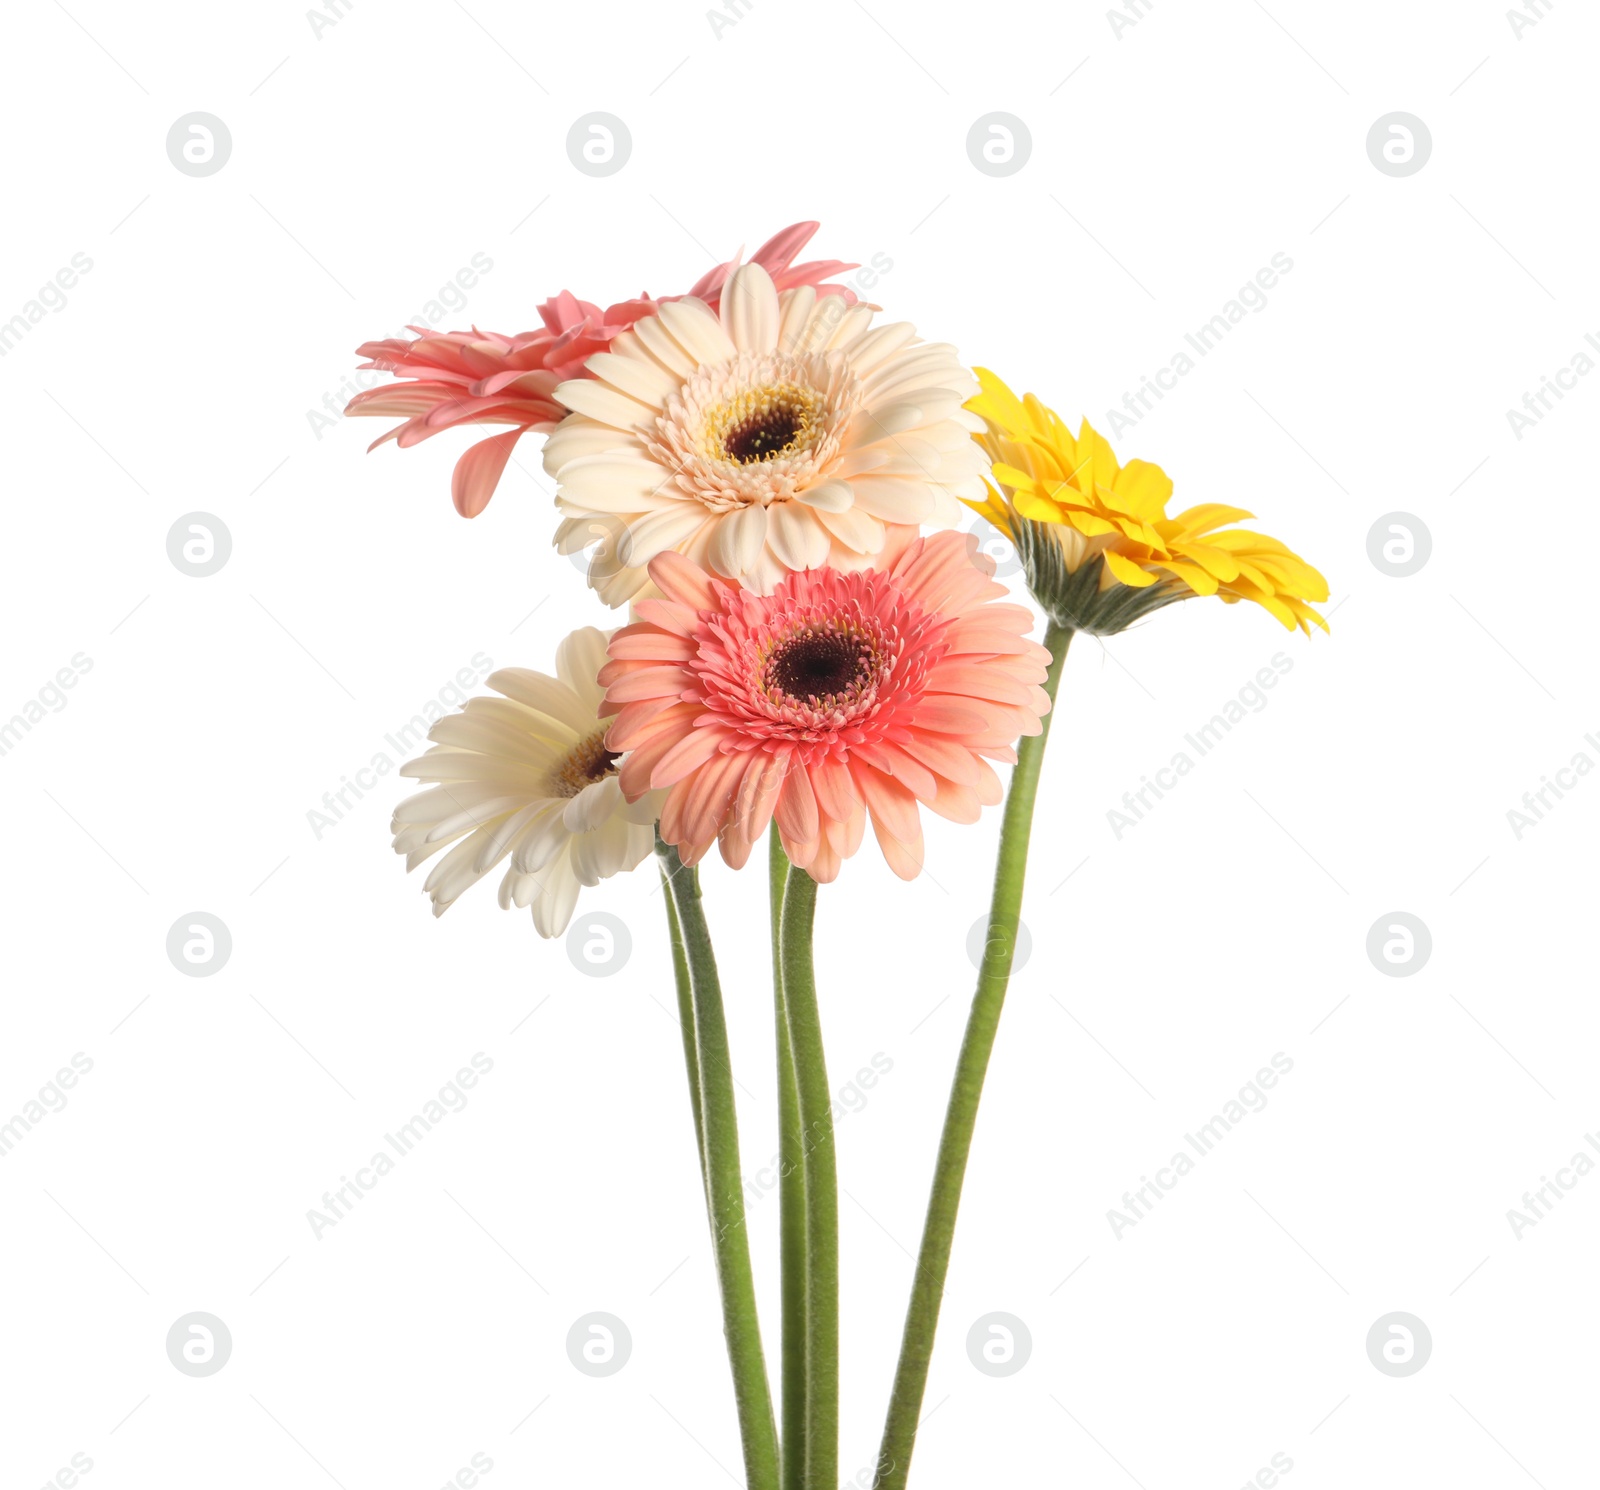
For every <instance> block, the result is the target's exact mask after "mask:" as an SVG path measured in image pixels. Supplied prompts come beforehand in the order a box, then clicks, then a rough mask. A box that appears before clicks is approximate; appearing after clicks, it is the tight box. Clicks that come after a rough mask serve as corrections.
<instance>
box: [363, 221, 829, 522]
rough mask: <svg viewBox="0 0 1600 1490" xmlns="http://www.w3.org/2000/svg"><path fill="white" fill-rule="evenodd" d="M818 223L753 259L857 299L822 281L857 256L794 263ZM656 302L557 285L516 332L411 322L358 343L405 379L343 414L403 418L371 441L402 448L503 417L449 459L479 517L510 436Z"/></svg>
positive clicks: (707, 292)
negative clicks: (611, 301)
mask: <svg viewBox="0 0 1600 1490" xmlns="http://www.w3.org/2000/svg"><path fill="white" fill-rule="evenodd" d="M818 226H819V225H818V224H817V223H814V222H797V223H794V224H792V225H791V226H789V227H787V228H785V229H784V230H783V231H782V232H781V233H776V234H774V235H773V237H771V238H769V239H768V240H767V241H766V242H765V243H763V244H762V245H761V247H760V248H758V249H757V250H756V252H755V254H754V255H753V256H752V258H751V262H752V263H755V264H760V265H761V266H762V267H763V268H764V269H766V270H767V272H768V273H770V274H771V275H772V277H773V280H774V282H775V283H777V284H778V285H780V286H782V287H784V288H786V289H789V288H796V287H798V286H800V285H811V286H814V287H815V289H816V293H817V294H818V295H819V296H837V297H839V299H840V300H841V302H842V303H843V304H845V305H851V304H854V302H855V298H856V297H855V294H854V292H853V291H851V290H850V289H849V287H848V286H846V285H840V284H828V283H825V282H824V281H826V280H827V279H828V278H829V277H830V276H832V275H834V274H838V273H839V272H840V271H842V270H846V269H854V268H855V267H856V266H855V265H854V264H844V263H841V262H840V261H839V260H837V259H817V260H812V261H810V262H808V263H804V264H796V263H795V262H794V259H795V256H796V255H797V254H798V253H799V252H800V250H801V249H802V248H804V247H805V246H806V244H807V243H809V242H810V241H811V238H812V235H813V234H814V233H815V232H816V231H817V228H818ZM738 265H739V260H738V258H737V257H735V258H733V259H730V260H729V261H728V262H727V263H725V264H719V265H717V267H716V268H714V269H711V270H709V271H707V273H706V274H705V275H703V276H702V277H701V279H700V280H699V281H697V282H696V284H695V285H694V287H693V288H692V289H691V290H690V291H689V294H690V295H694V296H696V297H698V298H699V299H701V300H703V301H706V302H707V303H708V304H710V305H712V306H716V305H717V304H718V302H719V296H720V295H721V292H722V286H723V284H724V283H725V282H726V280H727V277H728V275H729V274H731V273H732V272H733V271H734V270H735V269H736V268H737V267H738ZM670 298H673V299H680V298H682V297H680V296H674V297H670ZM661 304H662V302H660V301H657V300H654V299H652V298H651V297H650V296H649V295H643V296H641V297H640V298H639V299H637V300H624V301H622V302H620V303H619V304H616V305H613V306H610V307H608V308H606V309H605V310H602V309H601V308H600V307H599V306H598V305H594V304H591V303H590V302H589V301H587V300H579V299H578V298H577V297H576V296H575V295H573V294H572V293H571V292H570V291H566V290H563V291H562V292H561V294H559V295H557V296H556V297H555V298H554V299H553V300H547V301H545V303H544V304H543V305H541V306H540V307H539V316H540V319H541V320H542V321H543V322H544V325H543V327H542V328H541V329H540V330H538V331H525V332H523V333H522V334H520V335H518V336H501V335H500V334H499V333H498V332H494V331H479V330H478V329H477V328H476V327H474V328H473V329H472V330H471V331H446V332H435V331H430V330H428V329H427V328H426V327H423V326H409V327H407V328H406V329H407V330H409V331H415V332H416V333H417V336H416V339H415V340H408V339H407V338H405V337H391V338H389V339H387V340H384V341H369V342H365V343H363V344H362V345H361V346H360V347H358V348H357V349H356V351H357V354H358V355H359V356H362V357H365V358H367V361H365V362H363V363H362V364H361V368H362V370H363V371H369V370H374V369H375V370H378V371H382V372H391V373H394V374H395V375H396V376H397V377H400V378H404V379H406V380H407V381H405V382H402V383H389V384H385V385H384V386H383V387H381V388H370V389H368V390H366V391H365V392H363V393H358V394H357V395H356V396H355V397H354V398H353V399H351V400H350V402H349V404H348V405H347V406H346V408H345V413H346V414H354V415H362V414H368V415H377V416H382V417H387V418H393V417H395V416H399V417H401V418H403V419H404V420H405V422H404V423H403V424H399V425H396V426H395V427H394V428H393V429H391V430H389V431H388V433H386V434H384V435H380V436H379V437H378V439H376V440H374V441H373V442H372V444H371V445H370V446H369V447H368V448H369V449H370V450H376V449H377V448H378V446H379V445H382V444H384V443H385V442H387V441H389V440H394V441H395V442H396V443H397V444H398V445H399V446H400V448H401V449H405V448H406V447H407V446H410V445H416V444H420V443H421V442H422V441H423V440H426V439H428V438H429V437H430V436H432V435H436V434H438V433H439V432H440V431H441V430H446V429H453V428H455V426H456V425H458V424H506V425H510V426H511V428H510V429H509V430H507V431H506V432H505V433H504V434H498V435H493V436H491V437H490V438H489V439H487V440H482V441H480V442H479V443H478V444H476V445H474V446H472V447H471V448H470V449H469V450H468V451H467V453H466V454H465V455H463V456H462V457H461V459H460V460H459V461H458V462H457V463H456V468H455V474H454V475H453V477H452V478H451V482H450V491H451V496H452V498H453V499H454V501H455V505H456V511H457V512H459V513H460V514H461V515H462V516H463V517H476V516H477V515H478V514H479V513H480V512H482V511H483V509H484V508H485V507H487V506H488V505H489V498H490V497H492V496H493V495H494V491H495V487H496V486H497V485H498V484H499V482H500V477H501V475H502V473H503V472H504V471H505V468H506V462H507V461H508V460H510V458H511V452H512V451H513V450H514V449H515V448H516V444H517V441H518V440H520V439H521V438H522V437H523V435H525V434H527V433H528V431H529V430H533V431H534V432H536V433H548V432H549V431H550V430H552V429H554V428H555V427H556V425H557V424H558V423H559V422H560V421H561V419H562V418H563V417H564V416H565V415H566V413H567V410H566V408H565V407H564V406H563V405H562V404H560V403H559V402H557V401H556V399H555V397H554V391H555V388H556V385H557V384H558V383H560V382H562V381H563V380H565V379H568V378H582V377H585V376H587V374H586V373H585V371H584V363H585V362H586V361H587V360H588V359H589V358H590V357H592V356H594V354H595V353H596V352H603V351H605V349H606V348H607V346H609V345H610V343H611V341H612V339H613V338H614V337H617V336H620V335H621V334H622V333H623V332H624V331H626V330H627V329H628V327H630V326H631V325H633V323H634V322H635V321H637V320H639V319H640V318H641V317H643V316H648V315H653V314H655V312H656V311H657V310H659V309H660V306H661Z"/></svg>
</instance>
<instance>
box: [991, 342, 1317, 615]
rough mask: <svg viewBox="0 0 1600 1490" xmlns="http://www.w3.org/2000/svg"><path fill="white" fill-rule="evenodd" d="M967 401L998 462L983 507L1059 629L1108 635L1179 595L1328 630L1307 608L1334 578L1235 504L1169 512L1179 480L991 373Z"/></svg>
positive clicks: (1179, 598)
mask: <svg viewBox="0 0 1600 1490" xmlns="http://www.w3.org/2000/svg"><path fill="white" fill-rule="evenodd" d="M977 373H978V378H979V381H980V382H981V383H982V385H983V391H982V393H980V394H979V395H978V396H977V397H976V398H974V399H973V400H972V401H971V403H969V404H968V405H967V407H968V408H969V409H971V410H972V411H973V412H974V413H977V414H979V415H981V416H982V417H983V421H984V430H983V433H981V434H980V435H978V436H977V441H978V444H979V445H981V446H982V447H983V450H984V452H985V453H986V454H987V455H988V457H989V458H990V460H991V461H993V462H994V467H993V474H994V479H995V481H996V483H998V485H999V488H1000V490H999V492H996V491H994V490H993V489H992V488H991V489H990V491H989V494H988V499H987V500H986V501H984V502H972V503H969V504H968V505H970V506H972V507H973V508H974V509H975V510H976V511H978V512H980V513H982V514H983V515H984V516H985V517H986V518H988V519H989V521H990V522H992V523H994V525H995V526H996V527H998V528H1000V529H1001V530H1002V531H1003V532H1004V533H1006V535H1007V536H1008V537H1010V538H1011V539H1012V541H1013V542H1014V543H1015V544H1016V545H1017V552H1018V555H1019V557H1020V558H1021V559H1022V562H1023V566H1024V568H1025V570H1026V571H1027V575H1028V586H1029V589H1030V590H1031V591H1032V592H1033V595H1034V598H1035V599H1037V600H1038V601H1039V603H1040V605H1042V606H1043V607H1044V608H1045V610H1046V611H1048V612H1049V613H1050V615H1051V617H1052V619H1054V620H1055V621H1056V622H1057V623H1058V624H1059V625H1062V626H1067V627H1071V628H1073V629H1074V630H1079V631H1088V632H1092V633H1097V634H1100V635H1110V634H1111V633H1112V632H1116V631H1121V630H1123V629H1124V628H1125V627H1127V626H1129V625H1131V624H1132V623H1133V622H1134V621H1136V620H1138V619H1139V617H1141V616H1144V615H1148V614H1149V613H1150V612H1151V611H1153V610H1156V609H1158V608H1159V607H1161V606H1163V605H1169V604H1171V603H1172V602H1173V601H1175V600H1187V599H1189V598H1190V597H1191V596H1194V595H1216V596H1219V597H1220V598H1221V599H1222V600H1224V601H1226V602H1228V603H1230V604H1231V603H1233V602H1235V601H1239V600H1253V601H1254V602H1255V603H1256V604H1257V605H1259V606H1262V607H1263V608H1264V609H1266V610H1268V611H1270V612H1271V613H1272V614H1273V615H1274V616H1276V617H1277V618H1278V620H1280V621H1281V622H1282V623H1283V624H1284V625H1285V626H1287V627H1289V628H1290V629H1291V630H1292V629H1293V628H1294V626H1295V625H1297V624H1298V625H1299V626H1300V627H1301V629H1302V630H1304V631H1306V632H1307V633H1308V634H1309V632H1310V629H1311V626H1312V625H1317V626H1320V627H1322V629H1323V630H1324V631H1326V630H1327V629H1328V627H1327V623H1326V622H1325V621H1324V620H1323V619H1322V617H1321V616H1320V615H1318V614H1317V612H1316V611H1315V610H1313V609H1312V608H1311V606H1310V605H1308V604H1307V603H1306V602H1307V601H1311V600H1318V601H1320V600H1326V599H1327V598H1328V582H1327V581H1326V580H1325V579H1324V578H1323V577H1322V576H1321V575H1320V574H1319V573H1318V572H1317V571H1316V570H1315V569H1313V568H1312V567H1311V566H1310V565H1309V564H1307V563H1306V562H1305V560H1303V559H1301V558H1300V557H1299V556H1298V555H1296V554H1294V553H1292V552H1290V550H1289V549H1287V548H1286V547H1284V545H1283V544H1281V543H1279V542H1278V540H1277V539H1276V538H1268V537H1267V536H1266V535H1265V534H1262V533H1252V532H1250V531H1248V530H1247V529H1244V528H1229V529H1227V530H1226V531H1224V532H1218V531H1217V529H1219V528H1222V527H1223V526H1224V524H1227V523H1232V522H1237V521H1239V520H1240V519H1241V518H1248V517H1250V516H1251V514H1250V513H1248V512H1245V511H1244V510H1243V509H1241V508H1238V507H1225V506H1222V505H1220V504H1218V503H1205V504H1203V505H1201V506H1198V507H1191V508H1189V509H1188V510H1187V511H1186V512H1180V513H1179V514H1178V516H1177V517H1171V518H1169V517H1168V516H1167V501H1168V499H1169V498H1170V497H1171V495H1172V480H1171V478H1170V477H1169V476H1168V475H1167V474H1166V472H1165V471H1163V470H1162V469H1161V467H1160V466H1156V465H1151V464H1150V462H1148V461H1142V460H1133V461H1129V462H1128V464H1127V465H1125V466H1124V465H1121V464H1119V463H1118V461H1117V458H1116V456H1115V455H1114V454H1113V453H1112V450H1111V446H1110V445H1109V444H1107V443H1106V441H1105V439H1104V438H1103V437H1102V436H1101V435H1100V434H1098V433H1097V432H1096V431H1095V430H1094V429H1093V428H1092V427H1091V426H1090V424H1089V421H1088V420H1087V419H1085V420H1084V421H1083V426H1082V429H1081V430H1080V431H1079V434H1078V437H1077V439H1073V437H1072V434H1071V432H1070V431H1069V430H1068V428H1067V426H1066V424H1065V423H1064V422H1063V421H1062V419H1061V417H1060V416H1059V415H1058V414H1057V413H1056V412H1055V411H1054V410H1053V409H1050V408H1048V407H1046V405H1044V404H1043V403H1041V402H1040V401H1039V400H1038V399H1037V398H1035V397H1034V396H1033V394H1031V393H1030V394H1028V395H1027V396H1026V397H1025V398H1022V399H1019V398H1018V397H1017V396H1016V394H1014V393H1013V392H1012V391H1011V390H1010V389H1009V388H1008V387H1007V386H1006V385H1005V384H1004V383H1003V382H1001V381H1000V379H999V378H997V377H996V376H995V375H994V374H993V373H992V372H990V371H989V370H988V369H987V368H981V367H980V368H978V369H977Z"/></svg>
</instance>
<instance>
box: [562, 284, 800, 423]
mask: <svg viewBox="0 0 1600 1490" xmlns="http://www.w3.org/2000/svg"><path fill="white" fill-rule="evenodd" d="M722 328H723V330H724V331H726V332H727V333H728V337H729V339H730V340H731V341H732V342H733V344H734V346H736V347H737V348H738V349H739V350H740V351H741V352H756V353H765V352H771V351H773V350H774V349H775V348H776V347H777V345H778V292H777V290H776V289H775V288H774V287H773V283H772V276H771V275H769V274H768V273H767V271H766V270H765V269H763V268H762V267H761V266H760V265H759V264H743V265H741V266H740V267H739V268H737V269H735V270H734V271H733V273H732V274H731V275H730V276H729V278H728V282H727V284H726V285H724V286H723V290H722ZM563 402H565V400H563Z"/></svg>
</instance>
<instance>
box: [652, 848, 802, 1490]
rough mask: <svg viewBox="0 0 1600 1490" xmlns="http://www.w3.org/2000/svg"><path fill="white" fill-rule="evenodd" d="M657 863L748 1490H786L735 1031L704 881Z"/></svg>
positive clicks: (670, 858) (669, 855) (667, 851)
mask: <svg viewBox="0 0 1600 1490" xmlns="http://www.w3.org/2000/svg"><path fill="white" fill-rule="evenodd" d="M656 856H657V857H658V858H659V859H660V861H661V868H662V872H663V874H664V875H665V877H666V884H667V893H668V894H669V895H670V896H671V897H672V902H673V906H674V909H675V910H676V913H677V921H678V931H679V935H680V936H681V938H682V941H683V950H684V960H685V962H686V963H687V965H688V970H689V991H690V1001H691V1003H692V1005H693V1014H694V1046H695V1050H694V1056H693V1058H692V1062H691V1064H692V1065H693V1067H694V1070H695V1072H696V1075H697V1077H698V1081H699V1088H700V1119H701V1128H702V1133H703V1140H702V1146H701V1152H702V1155H703V1156H704V1161H705V1176H706V1203H707V1209H708V1210H709V1212H710V1217H711V1239H712V1245H713V1247H714V1249H715V1252H716V1261H717V1282H718V1284H719V1286H720V1288H721V1292H722V1320H723V1330H724V1333H725V1334H726V1336H727V1340H728V1361H729V1364H730V1365H731V1366H732V1368H733V1393H734V1400H735V1404H736V1406H737V1408H738V1414H739V1437H740V1439H741V1441H742V1442H743V1445H744V1467H745V1483H746V1486H747V1487H748V1490H779V1486H778V1429H777V1425H776V1423H775V1422H774V1421H773V1417H772V1394H771V1392H770V1391H769V1389H768V1387H767V1365H766V1358H765V1357H764V1356H763V1354H762V1351H761V1323H760V1320H759V1318H758V1316H757V1314H756V1290H755V1276H754V1274H753V1273H752V1271H751V1268H750V1240H749V1235H748V1233H747V1231H746V1229H745V1215H744V1189H743V1179H742V1177H741V1175H740V1172H739V1124H738V1116H737V1110H736V1105H735V1102H734V1092H733V1067H732V1065H731V1063H730V1060H729V1048H728V1025H727V1020H726V1019H725V1018H724V1016H723V1012H722V985H721V983H720V982H719V980H718V978H717V961H716V957H715V955H714V954H713V952H712V950H711V934H710V931H709V930H708V929H707V927H706V917H705V909H704V907H703V906H702V905H701V902H700V877H699V875H698V874H697V873H696V872H695V871H694V870H693V869H689V868H686V867H685V865H684V863H683V861H682V860H681V859H680V858H679V857H678V851H677V850H676V849H675V848H673V847H672V846H671V845H669V844H666V843H663V842H662V841H661V839H660V837H659V836H658V837H657V839H656Z"/></svg>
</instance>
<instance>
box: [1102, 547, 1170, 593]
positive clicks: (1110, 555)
mask: <svg viewBox="0 0 1600 1490" xmlns="http://www.w3.org/2000/svg"><path fill="white" fill-rule="evenodd" d="M1100 557H1101V558H1102V559H1104V560H1105V561H1106V568H1107V569H1109V570H1110V571H1111V572H1112V573H1113V574H1114V575H1116V577H1117V578H1118V579H1120V580H1121V581H1122V583H1123V584H1125V585H1131V586H1132V587H1133V588H1134V589H1136V590H1142V589H1144V588H1145V587H1146V586H1148V585H1153V584H1155V582H1156V577H1155V575H1153V574H1151V573H1150V572H1149V571H1148V570H1145V569H1141V568H1140V567H1139V566H1138V565H1137V564H1135V563H1134V562H1133V560H1132V559H1126V558H1124V557H1123V556H1122V555H1121V554H1119V553H1118V552H1117V551H1116V550H1115V549H1112V548H1108V549H1106V550H1105V551H1104V552H1103V553H1102V554H1101V555H1100Z"/></svg>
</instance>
